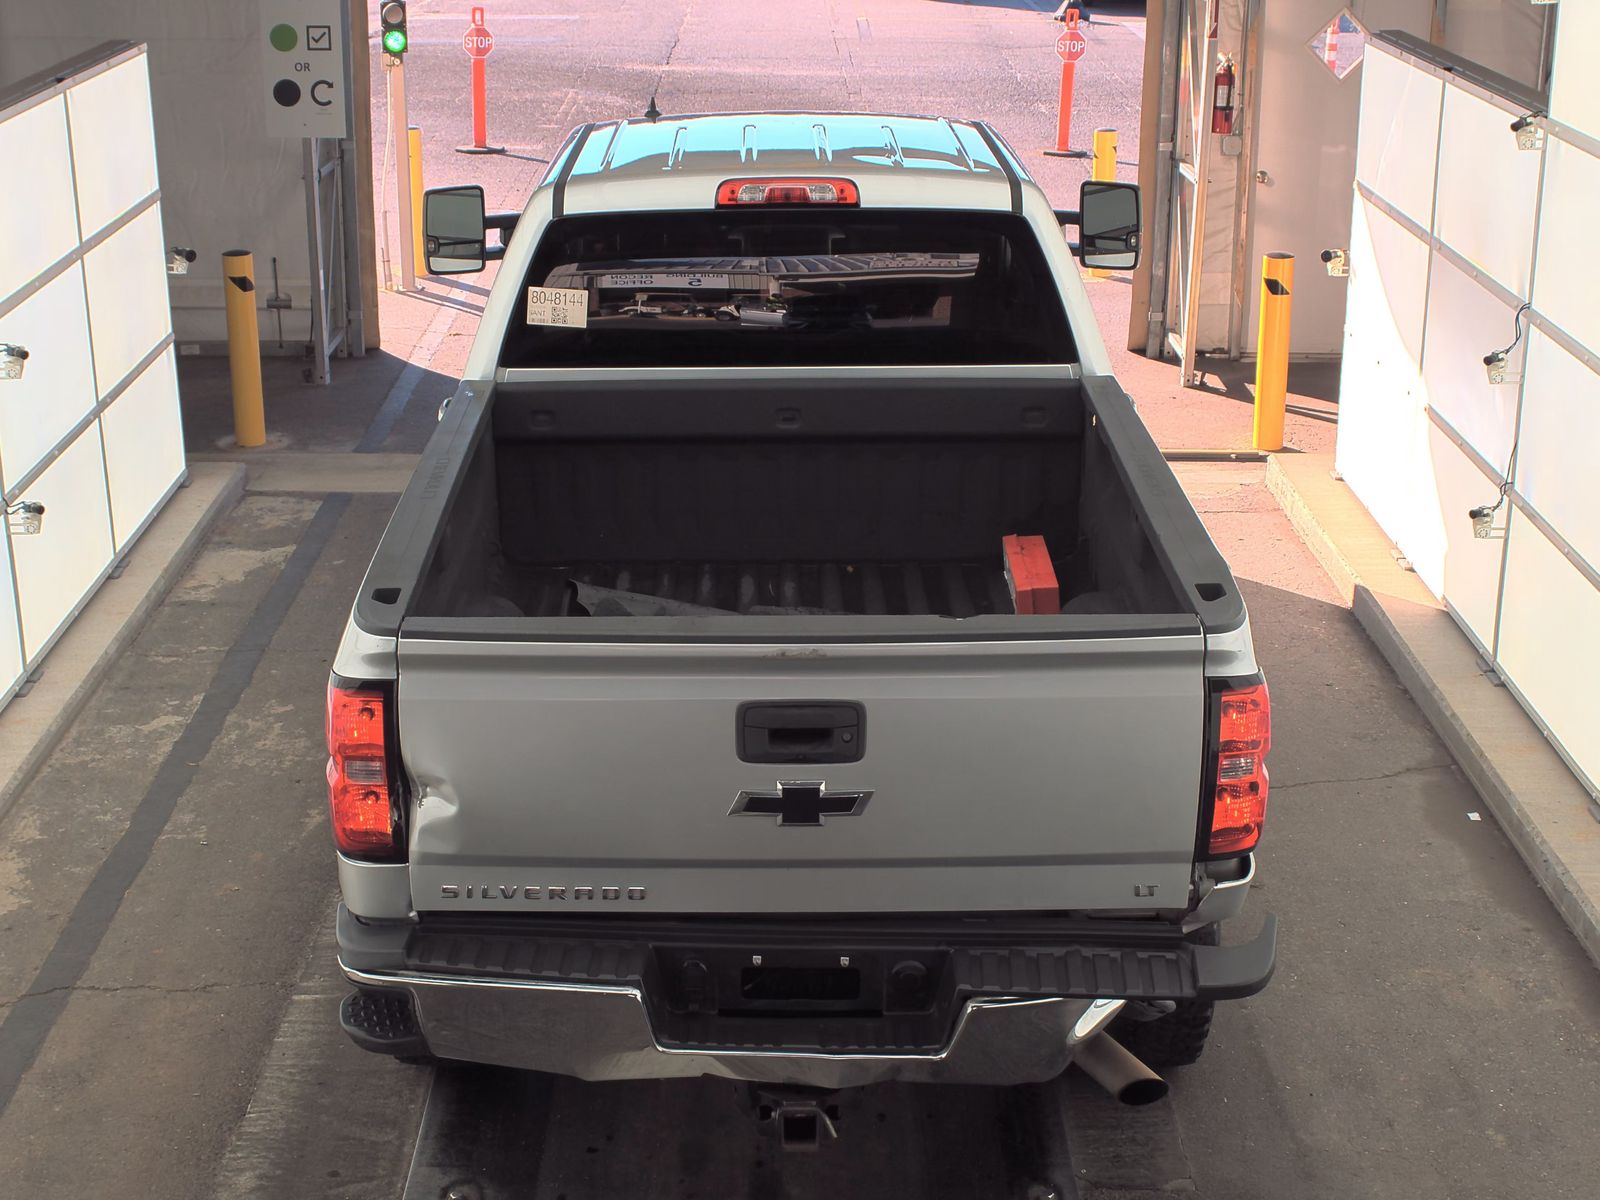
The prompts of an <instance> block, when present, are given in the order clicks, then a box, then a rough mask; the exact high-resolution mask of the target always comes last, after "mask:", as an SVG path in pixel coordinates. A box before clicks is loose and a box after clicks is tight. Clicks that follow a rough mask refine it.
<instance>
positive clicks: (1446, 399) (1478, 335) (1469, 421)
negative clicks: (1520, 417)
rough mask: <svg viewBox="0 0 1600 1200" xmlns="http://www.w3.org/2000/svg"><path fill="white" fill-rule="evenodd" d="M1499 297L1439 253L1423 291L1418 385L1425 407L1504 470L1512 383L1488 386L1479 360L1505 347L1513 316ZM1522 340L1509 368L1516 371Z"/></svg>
mask: <svg viewBox="0 0 1600 1200" xmlns="http://www.w3.org/2000/svg"><path fill="white" fill-rule="evenodd" d="M1513 312H1514V310H1513V309H1511V308H1508V307H1507V306H1506V305H1505V304H1504V303H1502V302H1501V301H1500V300H1499V299H1498V298H1496V297H1495V296H1494V295H1492V294H1491V293H1490V292H1488V291H1487V290H1485V289H1484V288H1483V287H1482V286H1481V285H1480V284H1478V283H1477V282H1476V281H1475V280H1473V278H1472V277H1471V276H1470V275H1467V274H1466V273H1465V272H1463V271H1461V270H1460V269H1459V268H1457V267H1456V266H1455V265H1454V264H1452V263H1451V262H1450V261H1449V260H1447V259H1446V258H1444V257H1443V256H1442V255H1440V254H1439V253H1437V252H1435V253H1434V255H1433V273H1432V276H1431V279H1430V281H1429V287H1428V333H1427V348H1426V350H1425V351H1424V353H1423V363H1422V381H1423V386H1424V388H1425V389H1426V391H1427V396H1428V403H1429V404H1431V405H1432V406H1433V407H1434V408H1435V409H1437V410H1438V412H1439V413H1440V414H1441V415H1443V417H1444V418H1445V420H1447V421H1448V422H1450V424H1451V425H1452V426H1454V427H1455V429H1456V430H1457V432H1459V433H1460V434H1461V435H1462V436H1463V437H1465V438H1466V439H1467V441H1468V443H1469V444H1470V445H1471V446H1472V448H1473V449H1474V450H1476V451H1477V452H1478V453H1479V454H1481V455H1483V457H1484V458H1486V459H1488V460H1489V461H1490V462H1491V463H1493V464H1494V467H1495V469H1496V470H1498V471H1504V470H1505V468H1506V462H1507V460H1508V459H1509V458H1510V456H1511V432H1512V424H1513V422H1514V421H1515V420H1516V413H1517V388H1516V386H1515V385H1514V384H1491V383H1490V382H1489V379H1488V376H1487V375H1486V374H1485V372H1484V368H1483V356H1484V355H1485V354H1488V353H1489V352H1490V351H1492V350H1499V349H1502V348H1503V347H1505V346H1507V345H1509V344H1510V342H1511V340H1512V338H1513V336H1514V334H1513V332H1512V320H1511V318H1512V314H1513ZM1527 345H1528V343H1527V339H1526V338H1524V339H1523V341H1522V344H1521V345H1519V346H1518V347H1517V348H1516V350H1514V351H1513V352H1512V354H1511V361H1510V362H1509V363H1508V366H1509V367H1510V368H1512V369H1514V370H1520V369H1521V366H1522V358H1523V353H1524V351H1525V350H1526V349H1527Z"/></svg>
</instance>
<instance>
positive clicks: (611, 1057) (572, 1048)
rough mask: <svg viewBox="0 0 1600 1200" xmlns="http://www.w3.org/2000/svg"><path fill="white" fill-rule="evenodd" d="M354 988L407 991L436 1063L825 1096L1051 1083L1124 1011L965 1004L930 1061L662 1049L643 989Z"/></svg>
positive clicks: (522, 984) (375, 976) (469, 982)
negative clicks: (823, 1092)
mask: <svg viewBox="0 0 1600 1200" xmlns="http://www.w3.org/2000/svg"><path fill="white" fill-rule="evenodd" d="M340 966H341V968H342V969H343V970H344V973H345V975H346V977H347V978H348V979H349V980H350V982H351V983H353V984H356V985H358V986H360V987H363V988H392V989H398V990H401V991H404V992H408V993H410V996H411V1000H412V1004H413V1006H414V1008H415V1012H416V1017H417V1022H418V1024H419V1025H420V1027H421V1030H422V1034H423V1036H424V1037H425V1038H426V1040H427V1043H428V1048H429V1049H430V1050H431V1051H432V1052H433V1053H434V1054H436V1055H438V1056H439V1057H441V1058H451V1059H461V1060H464V1061H466V1062H481V1063H492V1064H496V1065H499V1066H507V1067H521V1068H525V1069H528V1070H536V1071H549V1072H552V1073H554V1074H558V1075H573V1076H576V1077H577V1078H579V1079H588V1080H608V1079H678V1078H686V1077H690V1078H692V1077H695V1076H700V1075H715V1076H721V1077H724V1078H728V1079H746V1080H752V1081H755V1082H759V1083H785V1084H804V1085H810V1086H815V1087H824V1088H847V1087H859V1086H861V1085H863V1084H868V1083H885V1082H890V1081H900V1082H908V1083H975V1084H995V1085H1003V1084H1014V1083H1032V1082H1039V1081H1043V1080H1046V1079H1053V1078H1054V1077H1055V1076H1057V1075H1059V1074H1060V1073H1061V1072H1062V1071H1064V1070H1065V1069H1066V1067H1067V1064H1068V1063H1070V1062H1071V1061H1072V1055H1073V1052H1074V1049H1075V1048H1076V1046H1077V1045H1078V1043H1079V1042H1081V1041H1083V1040H1084V1039H1085V1038H1088V1037H1090V1036H1092V1035H1093V1034H1094V1033H1096V1032H1098V1031H1099V1029H1100V1028H1102V1027H1103V1026H1104V1024H1105V1022H1106V1021H1108V1020H1110V1018H1111V1017H1112V1016H1113V1015H1115V1013H1116V1010H1117V1008H1118V1007H1120V1004H1119V1003H1116V1002H1112V1003H1108V1002H1106V1001H1097V1000H1076V999H1071V1000H1069V999H1058V998H1044V999H992V998H981V999H974V1000H969V1001H968V1002H967V1004H966V1006H965V1007H964V1008H963V1009H962V1012H961V1015H960V1017H959V1019H958V1020H957V1022H956V1028H955V1032H954V1034H952V1036H951V1038H950V1042H949V1044H948V1045H946V1046H945V1047H944V1048H943V1049H942V1050H940V1051H938V1052H937V1053H933V1054H890V1053H883V1054H846V1053H840V1054H824V1053H792V1052H787V1051H786V1052H781V1053H779V1052H771V1051H731V1050H724V1049H720V1048H719V1049H699V1050H697V1049H677V1048H669V1047H663V1046H661V1045H659V1044H658V1043H657V1041H656V1039H655V1036H654V1034H653V1033H652V1031H651V1028H650V1019H649V1014H648V1013H647V1012H646V1010H645V1004H644V997H643V996H642V995H641V993H640V991H639V989H638V988H634V987H626V986H602V985H592V984H568V983H543V982H537V981H531V980H492V979H472V978H465V977H456V976H437V975H420V974H412V973H409V972H393V973H390V972H369V971H359V970H354V969H352V968H350V967H348V966H345V965H344V963H343V962H341V963H340Z"/></svg>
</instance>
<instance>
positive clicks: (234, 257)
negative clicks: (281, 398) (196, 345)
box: [222, 250, 267, 449]
mask: <svg viewBox="0 0 1600 1200" xmlns="http://www.w3.org/2000/svg"><path fill="white" fill-rule="evenodd" d="M222 293H223V307H224V310H225V311H226V313H227V317H228V372H229V374H230V375H231V376H232V377H233V437H234V440H235V441H236V442H237V443H238V444H239V445H240V446H241V447H244V448H246V449H248V448H250V447H252V446H264V445H266V443H267V417H266V411H265V408H264V406H263V403H262V399H261V334H260V332H259V331H258V329H257V326H256V264H255V256H254V255H252V254H251V253H250V251H248V250H225V251H223V254H222Z"/></svg>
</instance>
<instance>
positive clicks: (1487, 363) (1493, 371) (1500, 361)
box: [1483, 350, 1522, 384]
mask: <svg viewBox="0 0 1600 1200" xmlns="http://www.w3.org/2000/svg"><path fill="white" fill-rule="evenodd" d="M1508 357H1509V356H1508V355H1507V354H1506V352H1505V351H1504V350H1496V351H1495V352H1494V353H1493V354H1485V355H1484V356H1483V369H1484V372H1485V374H1487V375H1488V376H1489V382H1490V383H1496V384H1499V383H1518V382H1520V381H1521V379H1522V376H1520V375H1515V374H1513V373H1512V372H1510V371H1508V370H1507V369H1506V362H1507V360H1508Z"/></svg>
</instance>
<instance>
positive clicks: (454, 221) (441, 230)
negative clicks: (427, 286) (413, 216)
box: [422, 184, 486, 275]
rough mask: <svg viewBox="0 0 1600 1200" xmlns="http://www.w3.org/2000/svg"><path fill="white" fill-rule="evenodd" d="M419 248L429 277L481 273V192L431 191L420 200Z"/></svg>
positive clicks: (470, 187)
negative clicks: (420, 245)
mask: <svg viewBox="0 0 1600 1200" xmlns="http://www.w3.org/2000/svg"><path fill="white" fill-rule="evenodd" d="M422 214H423V215H422V246H423V253H424V254H425V255H426V256H427V259H428V274H430V275H466V274H470V273H471V272H473V271H481V270H483V263H484V259H485V257H486V256H485V254H484V237H485V234H484V229H485V224H484V212H483V189H482V188H481V187H479V186H478V185H477V184H471V185H468V186H466V187H448V188H433V189H432V190H430V191H428V192H426V193H425V194H424V195H423V197H422Z"/></svg>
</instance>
